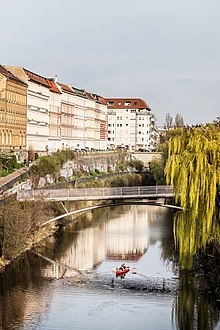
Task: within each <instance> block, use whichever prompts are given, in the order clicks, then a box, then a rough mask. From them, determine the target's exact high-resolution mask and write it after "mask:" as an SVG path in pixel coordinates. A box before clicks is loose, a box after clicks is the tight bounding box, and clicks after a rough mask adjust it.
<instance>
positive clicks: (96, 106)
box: [7, 66, 108, 155]
mask: <svg viewBox="0 0 220 330" xmlns="http://www.w3.org/2000/svg"><path fill="white" fill-rule="evenodd" d="M7 68H8V69H9V70H10V71H11V72H13V73H14V74H15V75H16V76H17V77H19V78H20V79H21V80H23V81H24V82H26V83H27V84H28V93H27V145H26V148H27V150H34V151H35V152H37V153H39V154H40V155H41V154H47V153H48V152H54V151H56V150H58V149H60V150H61V149H63V148H65V149H66V148H70V149H92V148H93V149H101V150H106V149H107V145H108V136H107V134H108V132H107V130H108V127H107V118H108V115H107V103H106V101H105V99H104V98H102V97H101V96H99V95H96V94H92V93H88V92H86V91H85V90H83V89H77V88H75V87H72V85H67V84H62V83H59V82H57V78H55V79H50V78H45V77H42V76H40V75H38V74H36V73H33V72H31V71H29V70H27V69H24V68H22V67H16V66H9V67H7Z"/></svg>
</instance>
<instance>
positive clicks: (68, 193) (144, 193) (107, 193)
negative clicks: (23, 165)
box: [17, 186, 173, 201]
mask: <svg viewBox="0 0 220 330" xmlns="http://www.w3.org/2000/svg"><path fill="white" fill-rule="evenodd" d="M172 196H173V188H172V187H171V186H137V187H116V188H107V187H105V188H70V189H56V190H54V189H45V190H43V189H41V190H25V191H18V193H17V199H18V200H19V201H24V200H36V199H46V200H56V201H67V200H69V201H76V200H103V199H123V198H126V199H128V198H133V199H134V198H160V197H161V198H162V197H172Z"/></svg>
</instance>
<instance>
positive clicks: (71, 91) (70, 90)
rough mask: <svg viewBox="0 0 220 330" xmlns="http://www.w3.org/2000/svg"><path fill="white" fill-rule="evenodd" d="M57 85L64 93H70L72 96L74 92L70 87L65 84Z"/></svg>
mask: <svg viewBox="0 0 220 330" xmlns="http://www.w3.org/2000/svg"><path fill="white" fill-rule="evenodd" d="M58 85H60V86H61V88H62V89H63V90H64V91H65V92H68V93H71V94H74V95H75V93H74V91H73V89H72V88H71V87H69V86H68V85H65V84H61V83H58Z"/></svg>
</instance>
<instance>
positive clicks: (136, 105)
mask: <svg viewBox="0 0 220 330" xmlns="http://www.w3.org/2000/svg"><path fill="white" fill-rule="evenodd" d="M105 100H106V102H107V104H108V109H148V110H151V108H150V107H149V105H148V104H147V103H146V102H145V101H144V100H142V99H139V98H105Z"/></svg>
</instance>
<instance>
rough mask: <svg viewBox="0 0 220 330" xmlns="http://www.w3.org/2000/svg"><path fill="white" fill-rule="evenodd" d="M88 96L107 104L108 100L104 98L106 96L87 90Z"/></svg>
mask: <svg viewBox="0 0 220 330" xmlns="http://www.w3.org/2000/svg"><path fill="white" fill-rule="evenodd" d="M86 96H87V98H88V99H90V100H92V101H96V102H98V103H102V104H104V105H107V102H106V100H105V99H104V97H102V96H100V95H97V94H94V93H90V92H86Z"/></svg>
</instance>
